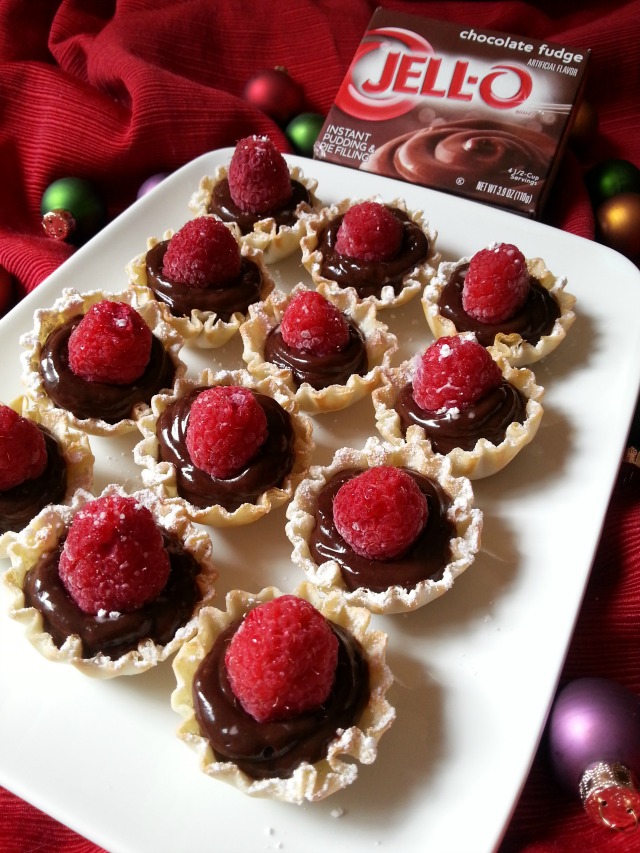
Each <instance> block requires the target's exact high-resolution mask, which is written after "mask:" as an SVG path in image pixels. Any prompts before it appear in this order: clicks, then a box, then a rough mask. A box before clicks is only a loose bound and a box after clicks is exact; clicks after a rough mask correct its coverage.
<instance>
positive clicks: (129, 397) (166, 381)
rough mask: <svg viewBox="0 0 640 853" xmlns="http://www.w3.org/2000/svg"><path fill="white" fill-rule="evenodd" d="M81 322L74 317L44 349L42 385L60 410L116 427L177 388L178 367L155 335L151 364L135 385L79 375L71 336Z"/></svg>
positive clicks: (80, 318)
mask: <svg viewBox="0 0 640 853" xmlns="http://www.w3.org/2000/svg"><path fill="white" fill-rule="evenodd" d="M81 320H82V316H78V317H73V318H72V319H71V320H68V321H67V322H66V323H64V324H63V325H61V326H59V327H58V328H57V329H54V330H53V331H52V332H51V334H50V335H49V337H48V338H47V340H46V341H45V342H44V344H43V346H42V352H41V355H40V373H41V376H42V382H43V385H44V387H45V390H46V392H47V394H48V395H49V397H50V399H51V400H52V401H53V402H54V404H55V405H56V406H57V407H58V408H60V409H66V410H67V411H69V412H71V413H72V414H74V415H75V416H76V417H77V418H80V419H84V418H97V419H100V420H103V421H105V422H106V423H109V424H115V423H118V421H122V420H125V419H126V418H130V417H131V415H132V413H133V409H134V406H136V405H137V404H138V403H146V404H147V405H148V404H149V403H150V402H151V398H152V397H153V396H154V395H155V394H157V393H158V392H159V391H161V390H162V389H166V388H171V387H172V386H173V381H174V378H175V373H176V368H175V365H174V364H173V362H172V360H171V357H170V356H169V354H168V353H167V351H166V350H165V348H164V347H163V346H162V343H161V342H160V341H159V340H158V338H156V336H155V335H152V336H151V356H150V358H149V363H148V364H147V367H146V368H145V371H144V373H143V374H142V376H140V377H139V378H138V379H136V380H135V382H131V383H129V384H126V385H112V384H110V383H107V382H88V381H87V380H86V379H83V378H82V377H81V376H76V374H75V373H74V372H73V371H72V370H71V368H70V367H69V337H70V335H71V333H72V332H73V330H74V329H75V328H76V326H77V325H78V324H79V323H80V321H81Z"/></svg>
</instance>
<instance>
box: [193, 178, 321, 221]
mask: <svg viewBox="0 0 640 853" xmlns="http://www.w3.org/2000/svg"><path fill="white" fill-rule="evenodd" d="M303 202H304V203H306V204H310V203H311V196H310V194H309V191H308V190H307V188H306V187H305V186H304V184H301V183H300V182H299V181H294V180H293V179H292V180H291V196H290V198H288V199H287V200H286V201H285V202H283V203H282V204H280V205H278V206H277V207H276V208H275V209H274V210H270V211H268V212H266V213H250V212H249V213H248V212H246V211H244V210H240V208H239V207H238V206H237V205H236V204H235V203H234V201H233V199H232V198H231V193H230V192H229V181H228V179H227V178H223V179H222V180H221V181H219V182H218V183H217V184H216V185H215V187H214V188H213V192H212V193H211V201H210V202H209V213H213V214H214V215H215V216H217V217H218V218H219V219H222V221H223V222H235V223H236V225H237V226H238V227H239V228H240V231H241V232H242V233H243V234H250V233H251V232H252V231H253V229H254V226H255V224H256V222H260V221H261V220H262V219H274V220H275V223H276V226H277V227H278V228H282V226H283V225H284V226H287V225H288V226H291V225H295V224H296V222H297V221H298V217H297V216H296V210H297V208H298V205H299V204H301V203H303Z"/></svg>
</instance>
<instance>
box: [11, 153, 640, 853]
mask: <svg viewBox="0 0 640 853" xmlns="http://www.w3.org/2000/svg"><path fill="white" fill-rule="evenodd" d="M231 153H232V149H224V150H221V151H217V152H213V153H210V154H206V155H204V156H202V157H200V158H199V159H197V160H195V161H193V162H191V163H189V164H188V165H186V166H185V167H184V168H182V169H180V170H179V171H178V172H176V173H175V174H173V175H172V176H171V177H169V178H167V179H166V180H165V181H164V182H163V183H162V184H161V185H159V186H158V187H157V188H156V189H155V190H154V191H153V192H152V193H150V194H148V195H147V196H145V197H143V198H142V199H141V200H140V201H138V202H136V203H135V204H134V205H132V206H131V208H129V209H128V210H127V211H125V213H124V214H122V216H120V217H119V218H118V219H117V220H115V221H114V222H112V223H111V224H110V225H109V226H108V227H106V228H105V229H104V230H103V231H102V232H101V233H100V234H99V235H98V236H97V237H95V238H94V239H93V240H92V241H91V242H90V243H89V244H87V245H86V246H85V247H83V248H82V249H80V250H79V251H78V252H77V253H76V254H75V255H74V256H73V257H72V258H71V259H70V260H69V261H67V263H65V264H64V265H63V266H62V267H61V268H60V269H59V270H58V271H56V273H54V274H53V275H52V276H50V278H49V279H48V280H47V281H46V282H44V283H43V284H42V285H41V286H40V287H38V288H37V290H36V291H35V292H34V293H33V294H31V295H30V296H29V297H28V298H26V299H25V300H24V301H23V302H21V303H20V304H19V305H18V306H17V307H16V308H15V309H14V310H13V311H12V312H11V314H10V315H8V316H7V317H5V318H4V319H3V320H2V321H1V322H0V363H1V364H2V365H3V371H2V384H1V386H0V399H2V400H3V401H5V402H9V401H10V400H12V399H13V398H14V397H15V396H17V395H18V394H19V393H21V386H20V381H19V367H18V358H19V352H20V346H19V337H20V335H21V334H22V333H23V332H25V331H27V330H28V329H30V328H31V325H32V316H33V311H34V309H35V308H38V307H41V306H48V305H50V304H51V303H52V302H53V300H54V299H55V297H56V296H57V295H58V294H59V293H60V291H61V289H62V288H63V287H68V286H72V287H75V288H77V289H78V290H81V291H85V290H91V289H95V288H104V289H107V290H114V291H118V290H121V289H123V288H124V286H125V283H126V279H125V273H124V269H125V265H126V263H127V261H129V260H130V259H131V258H132V257H133V256H134V255H136V254H138V253H139V252H141V251H144V249H145V247H146V239H147V237H149V236H152V235H153V236H158V237H159V236H161V234H162V232H163V231H164V230H165V229H167V228H173V229H177V228H178V227H180V226H181V225H182V224H183V223H184V222H185V221H186V220H187V219H188V218H190V214H189V211H188V207H187V204H188V201H189V198H190V196H191V193H192V192H193V191H194V190H195V189H196V187H197V185H198V182H199V180H200V178H201V177H202V176H203V175H205V174H210V173H211V172H212V170H213V169H214V168H215V166H216V165H218V164H220V163H227V162H228V160H229V158H230V156H231ZM290 159H291V161H292V162H293V163H296V164H297V165H299V166H301V167H302V169H303V170H304V172H305V174H306V175H308V176H315V177H316V178H317V179H318V195H319V197H320V198H321V199H322V200H323V201H324V202H334V201H339V200H340V199H342V198H344V197H346V196H351V197H352V198H365V197H368V196H371V195H374V194H376V193H377V194H379V195H380V196H382V197H383V198H384V199H387V200H391V199H393V198H398V197H400V198H404V199H405V200H406V202H407V204H408V205H409V206H410V207H414V208H421V209H423V210H425V211H426V214H427V218H428V219H429V221H430V222H431V224H432V225H433V226H434V227H435V228H436V229H437V231H438V232H439V238H438V245H439V248H440V250H441V251H442V253H443V255H444V256H445V258H446V259H455V258H458V257H460V256H462V255H469V254H472V253H473V252H475V251H476V250H478V249H480V248H482V247H483V246H485V245H487V244H488V243H490V242H492V241H496V240H499V241H510V242H514V243H516V244H517V245H519V246H520V248H521V249H522V250H523V251H524V253H525V254H526V255H527V256H542V257H543V258H544V259H545V261H546V262H547V265H548V266H549V268H550V269H551V270H552V271H554V272H555V273H557V274H564V275H566V276H567V278H568V282H569V284H568V288H567V289H568V290H569V291H570V292H571V293H573V294H574V295H575V296H577V299H578V301H577V306H576V311H577V320H576V322H575V324H574V326H573V328H572V329H571V331H570V334H569V337H568V339H567V340H566V341H565V342H564V344H562V345H561V347H560V348H559V349H558V350H557V351H556V352H555V353H554V354H552V355H551V356H550V357H549V358H548V359H547V360H546V361H545V362H544V363H542V364H539V365H537V366H535V367H534V371H535V374H536V378H537V381H538V383H539V384H542V385H544V386H545V387H546V396H545V414H544V417H543V420H542V425H541V428H540V431H539V433H538V435H537V437H536V439H535V441H534V443H533V444H532V445H530V446H529V447H528V448H526V449H525V450H524V451H523V452H522V454H521V455H520V456H519V457H517V458H516V459H515V461H514V462H512V463H511V465H510V466H509V467H508V468H507V469H505V470H504V471H502V472H501V473H500V474H498V475H495V476H494V477H492V478H490V479H487V480H483V481H480V482H477V483H476V484H475V492H476V504H477V506H479V507H480V508H481V509H482V510H483V511H484V514H485V522H484V535H483V549H482V553H481V554H480V556H479V557H478V559H477V560H476V562H475V563H474V565H473V566H472V567H471V568H470V569H469V570H468V571H467V572H466V573H465V574H464V575H462V576H461V577H460V578H459V579H458V580H457V581H456V584H455V586H454V588H453V589H452V590H451V591H450V592H449V593H447V594H446V595H445V596H443V597H442V598H440V599H437V600H436V601H434V602H432V603H431V604H429V605H427V606H426V607H424V608H423V609H421V610H419V611H417V612H415V613H413V614H410V615H405V616H389V617H375V618H374V620H373V622H374V624H375V625H376V626H377V627H381V628H383V629H384V630H386V631H387V632H388V635H389V647H388V660H389V663H390V665H391V667H392V669H393V671H394V674H395V677H396V682H395V684H394V686H393V687H392V689H391V691H390V694H389V697H390V699H391V700H392V702H393V704H394V705H395V706H396V709H397V720H396V723H395V725H394V726H393V728H392V729H391V730H390V731H389V732H388V733H387V734H386V735H385V736H384V737H383V739H382V741H381V743H380V751H379V757H378V760H377V761H376V762H375V763H374V764H373V765H372V766H362V767H361V768H360V774H359V778H358V779H357V781H356V783H355V784H354V785H352V786H351V787H350V788H349V789H347V790H345V791H344V792H341V793H338V794H336V795H334V796H333V797H331V798H329V799H328V800H325V801H324V802H321V803H317V804H310V805H305V806H292V805H286V804H281V803H274V802H270V801H265V800H256V799H250V798H248V797H246V796H244V795H243V794H241V793H239V792H237V791H236V790H235V789H233V788H231V787H228V786H227V785H225V784H224V783H222V782H218V781H214V780H212V779H210V778H208V777H206V776H205V775H204V774H202V773H201V771H200V770H199V767H198V763H197V759H196V756H195V754H194V753H192V751H191V750H190V749H189V747H187V746H186V745H185V744H184V743H182V742H180V741H179V740H178V739H177V738H176V737H175V734H174V733H175V729H176V727H177V725H178V722H179V720H178V717H177V716H176V714H175V713H174V712H173V711H172V710H171V708H170V704H169V697H170V694H171V691H172V689H173V686H174V679H173V672H172V669H171V665H170V663H169V662H167V663H166V664H164V665H162V666H160V667H158V668H157V669H156V670H154V671H151V672H149V673H147V674H145V675H141V676H137V677H133V678H120V679H114V680H112V681H109V682H99V681H95V680H91V679H88V678H86V677H84V676H82V675H81V674H79V673H78V672H76V671H75V670H73V669H71V668H69V667H66V666H63V665H57V664H53V663H49V662H47V661H46V660H45V659H44V658H42V657H40V656H39V654H38V653H37V652H36V651H35V650H34V649H33V648H32V647H31V646H30V645H29V643H28V642H27V641H26V640H25V639H24V636H23V634H22V629H21V628H20V627H19V626H18V625H17V624H16V623H14V622H13V621H11V620H10V619H9V618H8V617H7V616H6V613H5V612H0V685H1V692H0V784H2V785H4V786H5V787H7V788H9V789H10V790H12V791H14V792H15V793H17V794H18V795H19V796H21V797H23V798H25V799H26V800H29V801H30V802H32V803H34V804H35V805H36V806H38V807H39V808H41V809H43V810H44V811H46V812H48V813H50V814H51V815H53V816H54V817H56V818H57V819H59V820H60V821H62V822H64V823H66V824H68V825H69V826H71V827H72V828H74V829H75V830H77V831H78V832H80V833H81V834H82V835H84V836H86V837H87V838H89V839H91V840H93V841H94V842H96V843H98V844H100V845H102V846H103V847H105V848H106V849H107V850H109V851H110V853H183V851H189V853H222V851H224V853H257V851H262V850H283V851H289V853H301V851H304V853H325V851H326V850H327V849H332V850H335V851H349V853H365V851H367V853H370V851H372V850H375V849H380V850H387V851H394V853H395V851H399V850H402V851H403V853H418V851H420V853H488V851H491V850H494V849H495V848H496V847H497V845H498V844H499V841H500V838H501V836H502V834H503V832H504V829H505V827H506V825H507V823H508V820H509V817H510V814H511V812H512V809H513V808H514V806H515V803H516V801H517V797H518V794H519V791H520V789H521V787H522V785H523V783H524V781H525V779H526V775H527V771H528V768H529V766H530V762H531V760H532V757H533V755H534V753H535V750H536V746H537V744H538V741H539V738H540V735H541V731H542V729H543V725H544V722H545V718H546V715H547V712H548V709H549V705H550V702H551V700H552V697H553V693H554V688H555V685H556V683H557V679H558V676H559V672H560V669H561V666H562V663H563V659H564V656H565V653H566V649H567V646H568V644H569V641H570V637H571V633H572V628H573V625H574V621H575V618H576V615H577V613H578V610H579V607H580V602H581V598H582V595H583V592H584V588H585V584H586V581H587V578H588V575H589V571H590V566H591V562H592V559H593V555H594V551H595V548H596V545H597V541H598V537H599V533H600V530H601V525H602V521H603V518H604V515H605V511H606V507H607V503H608V500H609V496H610V492H611V488H612V485H613V482H614V478H615V475H616V472H617V469H618V464H619V460H620V458H621V453H622V450H623V447H624V441H625V437H626V434H627V430H628V427H629V423H630V420H631V416H632V414H633V409H634V404H635V400H636V394H637V390H638V385H639V382H640V275H639V274H638V270H637V269H636V268H635V267H634V266H633V265H632V264H631V263H630V262H629V261H627V260H626V259H625V258H623V257H622V256H621V255H619V254H617V253H615V252H613V251H611V250H609V249H607V248H604V247H602V246H600V245H597V244H596V243H592V242H589V241H586V240H582V239H581V238H578V237H574V236H572V235H568V234H566V233H563V232H561V231H557V230H554V229H552V228H549V227H547V226H543V225H541V224H538V223H533V222H530V221H528V220H525V219H521V218H519V217H516V216H514V215H512V214H508V213H503V212H501V211H498V210H495V209H492V208H489V207H485V206H480V205H478V204H476V203H472V202H467V201H464V200H461V199H457V198H454V197H451V196H447V195H443V194H440V193H437V192H432V191H428V190H425V189H422V188H419V187H415V186H412V185H409V184H403V183H398V182H394V181H391V180H388V179H385V178H380V177H376V176H372V175H370V174H364V173H360V172H358V171H355V170H350V169H345V168H341V167H338V166H332V165H328V164H326V163H322V162H316V161H311V160H304V159H300V158H295V157H291V158H290ZM275 277H276V280H277V283H278V284H280V285H281V286H282V287H284V288H287V287H290V286H291V285H293V284H295V283H296V282H298V281H300V280H303V281H308V278H307V276H306V273H305V272H304V270H303V269H302V267H301V266H300V261H299V257H297V256H296V257H294V258H292V259H290V260H288V261H287V262H285V263H284V264H281V265H279V266H278V267H276V268H275ZM381 318H382V319H384V320H385V322H388V324H389V325H390V327H391V329H392V330H393V331H394V332H396V333H397V334H398V335H399V337H400V339H401V351H400V357H401V358H405V357H408V356H409V355H411V354H412V353H414V352H415V351H417V350H418V349H420V348H421V347H423V346H425V345H426V344H427V343H429V341H430V340H431V337H430V333H429V331H428V329H427V326H426V322H425V320H424V316H423V314H422V308H421V306H420V302H419V299H415V300H413V301H412V302H410V303H409V304H408V305H406V306H405V307H404V308H402V309H400V310H394V311H390V312H386V313H385V314H384V315H381ZM240 352H241V350H240V345H239V339H235V340H234V341H232V343H231V344H230V345H229V346H228V347H225V349H224V350H223V351H221V352H217V353H214V352H207V351H200V352H198V353H197V354H196V355H194V356H190V357H189V361H190V366H191V369H193V370H195V369H200V368H201V367H203V366H204V365H206V364H207V363H211V364H219V365H220V366H222V367H234V366H235V367H240V366H242V365H241V361H240ZM314 426H315V429H314V434H315V440H316V444H317V449H316V456H315V460H316V461H317V462H319V463H321V464H324V463H326V462H328V461H329V460H330V458H331V456H332V454H333V452H334V450H335V449H337V448H339V447H341V446H344V445H349V446H354V447H361V446H362V445H363V444H364V441H365V439H366V438H367V436H368V435H370V434H375V426H374V417H373V406H372V404H371V401H370V400H369V399H366V400H364V401H362V402H361V403H359V404H358V405H356V406H355V407H354V408H353V409H347V410H345V411H343V412H341V413H339V414H335V415H325V416H320V417H318V418H316V419H315V421H314ZM134 442H135V439H134V438H126V439H120V440H107V439H99V440H98V439H93V438H92V439H91V444H92V447H93V450H94V453H95V455H96V471H95V480H96V482H95V487H96V490H101V489H102V488H103V486H104V485H106V483H107V482H109V481H111V480H112V479H114V478H115V479H118V480H119V481H120V482H122V483H124V485H125V486H127V487H129V488H133V487H135V486H136V485H138V484H139V481H138V477H137V471H136V469H135V466H133V464H132V462H131V460H130V450H131V447H132V446H133V443H134ZM284 523H285V511H284V508H280V509H279V510H277V511H275V512H273V513H272V514H271V515H270V516H267V517H265V518H264V519H262V520H261V521H259V522H258V523H256V524H255V525H253V526H251V527H244V528H236V529H232V530H223V531H211V535H212V538H213V543H214V548H215V554H216V559H217V563H218V566H219V569H220V581H219V584H218V589H219V592H220V599H219V601H220V602H221V603H222V602H224V594H225V593H226V592H227V591H228V590H229V589H232V588H234V587H237V588H243V589H249V590H253V591H255V590H258V589H260V588H262V587H263V586H266V585H269V584H276V585H278V586H279V587H280V588H282V589H285V590H291V589H293V588H295V586H296V585H297V584H298V583H299V582H300V581H301V580H302V577H301V575H300V573H299V570H297V569H296V568H295V567H294V566H293V565H292V564H291V561H290V547H289V543H288V541H287V539H286V537H285V535H284ZM6 603H7V602H6V596H5V595H2V597H1V598H0V606H1V607H2V608H3V610H4V611H6ZM221 606H223V604H222V605H221ZM541 818H542V819H543V818H544V816H541Z"/></svg>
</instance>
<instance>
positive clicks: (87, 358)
mask: <svg viewBox="0 0 640 853" xmlns="http://www.w3.org/2000/svg"><path fill="white" fill-rule="evenodd" d="M151 341H152V336H151V329H150V328H149V327H148V326H147V324H146V323H145V322H144V320H143V319H142V317H141V316H140V314H138V312H137V311H136V310H135V309H134V308H132V307H131V306H130V305H128V304H127V303H126V302H112V301H110V300H108V299H105V300H103V301H102V302H98V303H97V304H96V305H93V306H92V307H91V308H89V310H88V311H87V313H86V314H85V315H84V317H83V318H82V320H81V321H80V322H79V323H78V325H77V326H76V328H75V329H74V330H73V332H72V333H71V335H70V337H69V367H70V368H71V370H72V371H73V372H74V373H75V374H76V376H80V377H81V378H82V379H85V380H86V381H87V382H105V383H108V384H109V385H128V384H129V383H131V382H135V380H136V379H139V378H140V376H142V374H143V373H144V371H145V368H146V366H147V364H148V363H149V357H150V355H151Z"/></svg>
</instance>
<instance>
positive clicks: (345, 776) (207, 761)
mask: <svg viewBox="0 0 640 853" xmlns="http://www.w3.org/2000/svg"><path fill="white" fill-rule="evenodd" d="M282 594H283V593H282V592H280V590H279V589H277V588H276V587H267V588H265V589H263V590H262V591H261V592H259V593H258V594H255V595H254V594H251V593H248V592H244V591H241V590H233V591H231V592H229V593H228V594H227V596H226V611H221V610H218V609H216V608H214V607H206V608H203V609H202V610H201V611H200V616H199V628H198V633H197V635H196V636H195V637H194V638H193V639H192V640H190V641H189V642H187V643H185V645H184V646H183V647H182V649H181V650H180V651H179V652H178V654H177V655H176V657H175V659H174V661H173V670H174V673H175V676H176V680H177V686H176V688H175V689H174V691H173V693H172V696H171V706H172V708H173V710H174V711H176V712H177V713H178V714H179V715H180V716H181V717H182V718H183V720H182V722H181V724H180V726H179V728H178V731H177V735H178V737H179V738H180V739H181V740H182V741H184V742H185V743H187V744H189V746H191V747H192V748H193V749H194V750H195V751H196V753H197V755H198V756H199V759H200V769H201V770H202V771H203V772H204V773H206V774H207V775H208V776H210V777H212V778H215V779H220V780H222V781H224V782H227V783H228V784H231V785H233V786H235V787H236V788H238V789H239V790H241V791H242V792H243V793H245V794H248V795H249V796H253V797H265V798H270V799H275V800H281V801H284V802H288V803H294V804H301V803H303V802H305V801H308V802H317V801H319V800H323V799H325V798H326V797H328V796H330V795H331V794H334V793H336V792H337V791H339V790H342V789H343V788H345V787H347V786H348V785H351V784H352V783H353V782H354V781H355V780H356V778H357V776H358V765H357V764H355V763H353V762H351V761H349V762H346V761H343V760H342V757H343V756H351V757H352V758H355V759H357V761H359V762H361V763H362V764H372V763H373V762H374V761H375V759H376V757H377V749H378V741H379V740H380V738H381V737H382V735H383V734H384V733H385V732H386V731H387V730H388V729H389V727H390V726H391V725H392V723H393V721H394V720H395V716H396V712H395V709H394V708H393V707H392V706H391V705H390V704H389V702H388V701H387V699H386V693H387V690H388V689H389V687H390V686H391V684H392V683H393V676H392V674H391V671H390V669H389V667H388V666H387V664H386V661H385V651H386V645H387V636H386V634H384V633H383V632H382V631H378V630H370V628H369V625H370V618H371V617H370V614H369V612H368V611H367V610H365V609H364V608H361V607H353V606H350V605H349V604H347V603H346V601H345V599H344V597H343V596H341V595H339V594H336V593H334V594H332V595H329V596H323V595H321V594H320V593H319V592H318V590H317V589H315V587H313V586H312V585H311V584H308V583H303V584H301V585H300V586H299V587H298V588H297V589H296V590H295V592H294V594H295V595H298V596H300V597H302V598H304V599H306V600H307V601H309V602H310V603H311V604H312V605H313V606H314V607H316V608H317V609H318V610H319V611H320V612H321V613H322V614H323V616H325V617H326V618H327V619H328V620H329V621H331V622H334V623H336V624H338V625H340V626H341V627H343V628H344V629H346V630H347V631H348V632H349V633H350V634H351V635H352V636H354V637H355V638H356V639H357V640H358V641H359V642H360V644H361V646H362V648H363V650H364V654H365V657H366V660H367V662H368V664H369V675H370V695H369V702H368V704H367V707H366V708H365V709H364V711H363V713H362V716H361V717H360V720H359V721H358V724H357V725H354V726H351V727H350V728H348V729H345V730H338V731H337V732H336V737H335V739H334V740H333V741H331V743H330V744H329V748H328V752H327V757H326V758H325V759H323V760H321V761H318V762H316V763H315V764H309V763H308V762H303V763H302V764H300V765H299V766H298V767H297V768H296V769H295V770H294V772H293V775H292V776H291V777H289V778H287V779H281V778H274V779H260V780H256V779H251V778H250V777H249V776H247V775H246V774H245V773H243V772H242V771H241V770H239V769H238V767H237V766H236V765H235V764H234V763H232V762H228V761H217V760H216V757H215V755H214V753H213V750H212V749H211V746H210V744H209V741H208V740H207V739H206V738H204V737H202V735H201V734H200V730H199V727H198V724H197V721H196V718H195V713H194V708H193V697H192V692H191V686H192V684H193V678H194V675H195V672H196V670H197V668H198V666H199V664H200V663H201V661H202V660H203V659H204V657H205V656H206V654H207V653H208V652H209V651H210V649H211V648H212V647H213V644H214V642H215V640H216V638H217V637H218V635H219V634H220V633H221V632H222V631H224V630H225V629H226V628H227V626H228V625H230V624H231V623H232V622H234V621H236V620H238V619H241V618H242V617H243V616H245V615H246V614H247V613H248V612H249V611H250V610H252V609H253V608H254V607H256V606H257V605H258V604H262V603H264V602H266V601H270V600H272V599H273V598H276V597H278V596H279V595H282Z"/></svg>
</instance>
